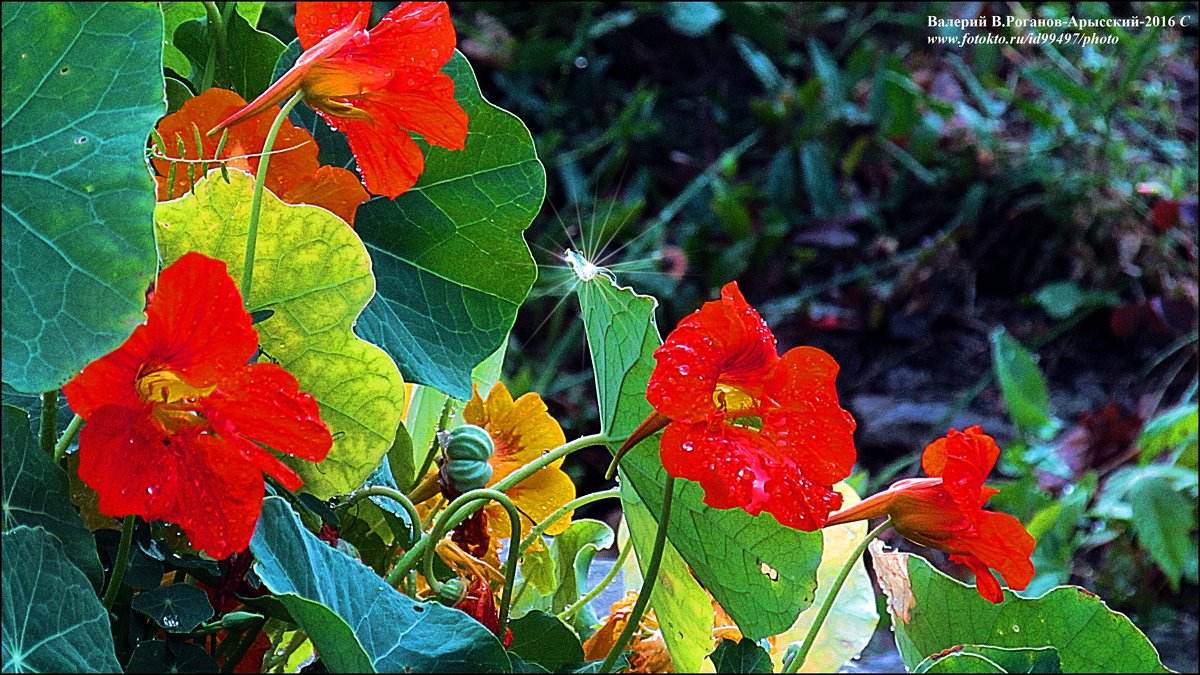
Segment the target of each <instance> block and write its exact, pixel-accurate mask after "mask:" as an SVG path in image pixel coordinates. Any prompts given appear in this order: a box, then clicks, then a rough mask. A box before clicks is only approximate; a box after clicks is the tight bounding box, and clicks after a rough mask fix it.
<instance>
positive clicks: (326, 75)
mask: <svg viewBox="0 0 1200 675" xmlns="http://www.w3.org/2000/svg"><path fill="white" fill-rule="evenodd" d="M394 75H395V71H393V70H392V69H391V68H387V67H383V66H372V65H367V64H361V63H356V64H354V68H353V69H351V68H348V67H346V66H344V65H342V64H338V63H331V62H321V63H317V64H316V65H314V66H313V67H312V69H311V70H309V71H308V74H307V75H305V77H304V79H303V80H302V81H301V83H300V88H301V89H303V90H304V101H305V103H307V104H308V105H309V106H311V107H313V108H316V109H317V110H320V111H321V112H324V113H325V114H327V115H331V116H333V117H347V118H350V119H359V120H364V121H367V122H371V121H373V120H372V118H371V114H370V113H368V112H367V111H366V110H363V109H362V108H360V107H358V106H356V105H354V103H353V102H351V100H350V99H353V98H355V97H359V96H366V95H369V94H371V93H372V92H375V91H378V90H380V89H382V88H384V87H385V86H387V84H388V82H390V81H391V80H392V77H393V76H394Z"/></svg>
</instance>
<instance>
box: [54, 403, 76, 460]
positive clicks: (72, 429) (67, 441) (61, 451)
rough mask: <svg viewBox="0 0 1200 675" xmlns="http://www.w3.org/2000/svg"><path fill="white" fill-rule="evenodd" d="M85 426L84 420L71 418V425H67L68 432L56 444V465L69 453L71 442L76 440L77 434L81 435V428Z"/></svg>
mask: <svg viewBox="0 0 1200 675" xmlns="http://www.w3.org/2000/svg"><path fill="white" fill-rule="evenodd" d="M81 426H83V418H82V417H80V416H79V415H76V416H74V417H72V418H71V423H70V424H68V425H67V430H66V431H64V432H63V435H62V436H60V437H59V439H58V442H57V443H55V444H54V463H55V464H58V462H59V460H61V459H62V457H63V455H65V454H66V452H67V447H68V446H70V445H71V440H72V439H73V438H75V434H77V433H79V427H81Z"/></svg>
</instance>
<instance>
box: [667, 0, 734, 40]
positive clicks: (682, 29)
mask: <svg viewBox="0 0 1200 675" xmlns="http://www.w3.org/2000/svg"><path fill="white" fill-rule="evenodd" d="M663 11H664V13H665V14H666V18H667V23H668V24H670V26H671V28H674V29H675V30H676V31H677V32H679V33H682V34H684V35H686V36H688V37H700V36H702V35H707V34H708V33H709V31H711V30H712V28H713V26H715V25H717V23H719V22H720V21H721V19H723V18H724V17H725V12H722V11H721V8H720V7H717V5H716V4H715V3H712V2H668V3H666V5H665V6H664V7H663Z"/></svg>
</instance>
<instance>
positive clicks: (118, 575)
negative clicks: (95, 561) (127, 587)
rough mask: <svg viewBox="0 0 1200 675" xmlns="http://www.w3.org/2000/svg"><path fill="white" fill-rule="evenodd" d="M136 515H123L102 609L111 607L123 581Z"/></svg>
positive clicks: (135, 525)
mask: <svg viewBox="0 0 1200 675" xmlns="http://www.w3.org/2000/svg"><path fill="white" fill-rule="evenodd" d="M136 518H137V516H125V520H124V521H123V522H122V523H121V544H120V545H119V546H118V547H117V562H116V564H115V565H113V571H112V578H111V579H109V580H108V590H106V591H104V600H103V602H104V609H112V606H113V603H114V602H116V601H117V593H120V592H121V585H122V584H124V583H125V568H126V567H129V550H130V549H131V548H132V547H133V530H134V529H135V528H136V527H137V521H136Z"/></svg>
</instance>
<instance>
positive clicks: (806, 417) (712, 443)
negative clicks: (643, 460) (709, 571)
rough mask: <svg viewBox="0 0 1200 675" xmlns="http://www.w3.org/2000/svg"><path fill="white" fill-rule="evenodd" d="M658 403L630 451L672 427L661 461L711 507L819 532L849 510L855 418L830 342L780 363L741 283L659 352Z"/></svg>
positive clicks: (654, 392) (652, 394)
mask: <svg viewBox="0 0 1200 675" xmlns="http://www.w3.org/2000/svg"><path fill="white" fill-rule="evenodd" d="M654 358H655V361H656V365H655V368H654V371H653V373H652V374H651V376H650V381H649V384H648V385H647V389H646V399H647V400H648V401H649V402H650V404H651V405H653V406H654V408H655V413H654V414H652V415H651V416H650V417H649V418H648V419H647V421H646V422H645V423H643V424H642V426H640V427H639V428H638V429H637V430H636V431H635V432H634V433H633V434H632V435H631V436H630V438H629V440H628V441H627V442H626V443H625V446H624V447H625V448H628V447H631V446H632V445H634V444H636V443H637V442H638V441H639V440H641V438H644V437H645V436H647V435H649V434H651V433H654V432H655V431H657V430H658V429H660V428H663V426H664V425H665V430H664V432H663V437H662V441H661V443H660V445H659V448H660V453H661V458H662V461H663V466H664V467H665V468H666V470H667V472H668V473H670V474H671V475H673V476H676V477H679V478H687V479H690V480H694V481H696V482H698V483H700V485H701V487H703V488H704V494H705V496H704V503H705V504H708V505H709V506H712V507H714V508H742V509H745V511H746V512H747V513H749V514H751V515H758V514H759V513H762V512H763V511H766V512H768V513H771V514H772V515H774V516H775V519H776V520H777V521H779V523H781V524H783V525H787V526H789V527H794V528H797V529H801V530H806V531H812V530H815V529H817V528H819V527H821V525H822V524H823V523H824V522H825V518H826V516H828V515H829V513H830V512H831V511H833V510H835V509H837V508H838V507H839V506H841V495H839V494H838V493H837V492H836V491H835V490H834V489H833V487H832V486H833V484H834V483H836V482H838V481H840V480H842V479H844V478H846V477H847V476H848V475H849V474H850V469H851V467H852V466H853V465H854V459H855V451H854V427H855V424H854V419H853V418H852V417H851V416H850V414H849V413H847V412H846V411H845V410H843V409H842V408H841V406H840V405H839V404H838V396H837V388H836V386H835V380H836V378H837V372H838V365H837V362H836V361H834V360H833V357H831V356H829V355H828V354H826V353H825V352H823V351H821V350H820V349H816V348H814V347H797V348H795V349H792V350H790V351H789V352H787V353H786V354H784V356H783V357H782V358H781V357H780V356H779V354H778V350H777V347H776V342H775V336H774V335H773V334H772V333H771V329H770V328H769V327H768V326H767V325H766V323H765V322H764V321H763V320H762V317H760V316H759V315H758V312H756V311H755V310H754V308H752V307H750V305H749V304H748V303H747V302H746V300H745V298H743V297H742V294H741V292H740V291H739V290H738V287H737V284H736V282H734V283H730V284H728V285H726V286H725V287H724V288H723V289H722V290H721V299H720V300H716V301H713V302H708V303H705V304H704V306H703V307H701V308H700V309H699V310H697V311H696V312H694V313H693V314H691V315H690V316H688V317H685V318H684V319H683V320H682V321H680V322H679V325H678V327H676V329H675V330H674V331H672V332H671V334H670V335H668V336H667V339H666V340H665V341H664V342H663V345H662V346H661V347H659V348H658V349H657V350H656V351H655V352H654Z"/></svg>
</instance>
